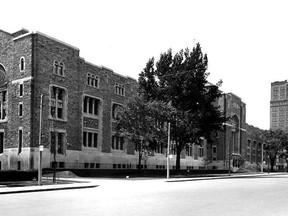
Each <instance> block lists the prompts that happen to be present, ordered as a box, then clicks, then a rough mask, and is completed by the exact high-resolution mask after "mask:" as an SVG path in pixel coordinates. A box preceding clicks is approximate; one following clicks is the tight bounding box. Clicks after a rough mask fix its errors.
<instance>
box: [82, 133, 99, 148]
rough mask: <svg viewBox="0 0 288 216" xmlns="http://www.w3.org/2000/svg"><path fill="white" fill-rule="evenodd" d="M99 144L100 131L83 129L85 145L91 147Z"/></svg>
mask: <svg viewBox="0 0 288 216" xmlns="http://www.w3.org/2000/svg"><path fill="white" fill-rule="evenodd" d="M97 145H98V133H97V132H88V131H83V146H84V147H90V148H97Z"/></svg>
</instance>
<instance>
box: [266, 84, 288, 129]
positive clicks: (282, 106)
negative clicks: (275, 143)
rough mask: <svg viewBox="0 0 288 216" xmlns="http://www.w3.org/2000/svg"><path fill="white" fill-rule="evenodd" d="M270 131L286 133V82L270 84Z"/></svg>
mask: <svg viewBox="0 0 288 216" xmlns="http://www.w3.org/2000/svg"><path fill="white" fill-rule="evenodd" d="M270 129H272V130H275V129H282V130H285V131H288V82H287V80H284V81H277V82H273V83H271V101H270Z"/></svg>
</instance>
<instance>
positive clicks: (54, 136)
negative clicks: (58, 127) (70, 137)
mask: <svg viewBox="0 0 288 216" xmlns="http://www.w3.org/2000/svg"><path fill="white" fill-rule="evenodd" d="M65 135H66V133H65V132H61V131H51V132H50V139H51V140H50V142H51V149H50V151H51V153H53V154H55V153H58V154H65V151H66V144H65V142H66V139H65Z"/></svg>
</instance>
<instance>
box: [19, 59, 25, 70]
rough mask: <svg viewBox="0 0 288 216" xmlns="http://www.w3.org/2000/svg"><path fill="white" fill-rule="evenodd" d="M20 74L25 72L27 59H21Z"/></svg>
mask: <svg viewBox="0 0 288 216" xmlns="http://www.w3.org/2000/svg"><path fill="white" fill-rule="evenodd" d="M19 68H20V72H23V71H24V70H25V58H24V57H21V58H20V64H19Z"/></svg>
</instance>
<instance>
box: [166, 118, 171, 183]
mask: <svg viewBox="0 0 288 216" xmlns="http://www.w3.org/2000/svg"><path fill="white" fill-rule="evenodd" d="M169 157H170V122H169V123H168V143H167V179H169V175H170V173H169V171H170V170H169V169H170V161H169V160H170V158H169Z"/></svg>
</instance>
